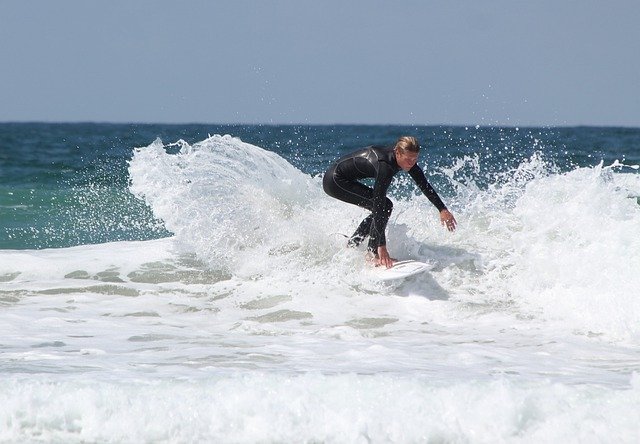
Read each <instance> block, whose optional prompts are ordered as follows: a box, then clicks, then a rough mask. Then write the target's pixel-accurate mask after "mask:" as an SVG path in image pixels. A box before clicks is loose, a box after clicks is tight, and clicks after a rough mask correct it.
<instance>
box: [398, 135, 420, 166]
mask: <svg viewBox="0 0 640 444" xmlns="http://www.w3.org/2000/svg"><path fill="white" fill-rule="evenodd" d="M393 150H394V151H395V153H396V162H398V166H399V167H400V168H402V169H403V170H405V171H409V170H410V169H411V168H413V166H414V165H415V164H416V162H418V155H419V154H420V144H419V143H418V139H416V138H415V137H411V136H402V137H400V138H399V139H398V141H397V142H396V146H395V148H394V149H393Z"/></svg>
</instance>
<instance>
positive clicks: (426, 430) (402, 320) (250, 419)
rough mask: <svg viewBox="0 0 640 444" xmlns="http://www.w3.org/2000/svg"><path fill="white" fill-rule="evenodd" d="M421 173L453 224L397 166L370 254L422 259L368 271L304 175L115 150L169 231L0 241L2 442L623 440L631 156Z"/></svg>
mask: <svg viewBox="0 0 640 444" xmlns="http://www.w3.org/2000/svg"><path fill="white" fill-rule="evenodd" d="M422 162H424V159H421V160H420V161H419V163H422ZM425 171H426V172H427V176H429V175H431V174H439V175H440V177H442V178H444V180H445V181H446V183H447V185H448V186H449V187H450V188H451V189H452V190H453V193H454V196H455V198H449V199H446V203H447V205H448V207H449V208H450V209H451V211H452V212H453V214H454V215H455V216H456V219H457V221H458V224H459V226H458V230H457V231H456V232H454V233H449V232H447V230H446V229H444V228H443V227H441V226H440V223H439V218H438V215H437V212H436V210H435V209H434V208H433V206H432V205H431V204H430V203H429V201H428V200H427V199H426V198H425V197H424V196H422V195H419V194H418V192H417V191H415V190H414V187H413V184H412V182H411V181H410V179H407V177H406V176H403V177H399V180H398V183H397V184H396V188H395V192H394V194H393V196H392V199H393V200H394V212H393V214H392V216H391V219H390V223H389V227H388V236H387V239H388V243H389V249H390V253H391V255H392V256H393V257H398V258H403V259H416V260H420V261H424V262H426V263H428V264H429V265H430V267H431V268H430V271H429V273H426V274H423V275H419V276H416V277H413V278H411V279H408V280H406V281H401V282H394V283H392V284H388V283H382V282H376V281H375V279H372V276H371V272H370V269H369V268H368V266H367V265H366V264H365V262H364V260H363V256H364V251H363V250H358V249H349V248H346V246H345V245H344V244H345V242H344V238H343V237H342V236H340V235H338V234H337V233H347V234H348V233H350V232H351V231H353V229H354V228H355V226H356V225H357V223H358V222H359V221H360V220H361V219H362V218H363V217H364V215H365V212H364V210H362V209H359V208H357V207H354V206H350V205H346V204H344V203H341V202H338V201H336V200H333V199H331V198H329V197H328V196H326V195H325V194H324V193H323V191H322V186H321V177H320V176H319V175H311V174H307V173H304V172H302V171H301V170H300V169H298V168H296V167H294V166H293V165H292V164H290V163H289V162H287V161H286V160H285V159H283V158H282V157H280V156H279V155H278V154H276V153H274V152H272V151H269V150H266V149H263V148H261V147H259V146H255V145H252V144H249V143H245V142H243V141H242V140H240V139H239V138H235V137H231V136H221V135H214V136H210V137H208V138H206V139H204V140H202V141H200V142H197V143H193V144H189V143H187V142H185V141H182V140H181V141H178V142H175V143H171V144H166V145H165V144H163V142H162V141H161V140H156V141H155V142H154V143H152V144H151V145H149V146H146V147H141V148H136V149H135V150H134V153H133V157H132V158H131V160H130V162H129V165H128V173H129V190H130V192H131V193H132V194H133V195H135V196H137V198H139V199H140V200H141V201H143V202H144V203H145V204H146V205H147V206H148V207H149V208H150V210H151V211H152V212H153V215H154V217H155V218H157V219H158V220H161V221H162V223H163V225H164V227H165V228H166V230H168V231H169V232H170V233H172V235H171V236H170V237H167V238H162V239H155V240H146V241H120V242H109V243H102V244H94V245H79V246H74V247H69V248H56V249H43V250H3V251H2V254H0V307H1V308H2V310H0V338H1V339H0V353H1V356H2V359H1V360H0V372H1V373H0V374H1V375H2V384H0V400H1V401H2V402H0V441H2V442H207V441H208V442H358V443H359V442H434V443H435V442H480V443H483V442H487V443H488V442H491V443H495V442H517V443H533V442H557V441H561V440H562V441H564V442H581V443H582V442H629V443H632V442H634V443H635V442H638V441H640V427H639V426H638V424H640V345H639V340H640V297H639V296H640V294H639V293H640V291H639V290H638V289H640V273H639V272H638V271H639V270H640V236H638V233H640V205H639V202H640V175H638V174H637V166H636V165H624V164H623V163H621V162H616V163H614V164H612V165H607V164H604V163H603V162H600V163H599V164H595V165H592V166H587V167H585V166H581V167H575V168H573V169H571V170H570V171H560V170H559V169H558V168H556V167H555V166H554V164H553V163H552V162H550V161H549V160H545V159H544V156H542V155H540V154H539V153H535V154H533V155H532V156H530V157H528V158H526V159H524V160H523V161H522V162H520V163H519V164H518V165H517V166H516V167H515V168H513V169H509V170H507V171H503V172H500V173H495V172H488V171H485V170H484V169H483V159H482V154H475V155H469V156H461V157H458V158H456V159H454V160H453V161H452V162H450V163H449V164H447V165H444V166H439V167H438V168H437V169H436V170H435V171H434V170H433V169H429V168H425Z"/></svg>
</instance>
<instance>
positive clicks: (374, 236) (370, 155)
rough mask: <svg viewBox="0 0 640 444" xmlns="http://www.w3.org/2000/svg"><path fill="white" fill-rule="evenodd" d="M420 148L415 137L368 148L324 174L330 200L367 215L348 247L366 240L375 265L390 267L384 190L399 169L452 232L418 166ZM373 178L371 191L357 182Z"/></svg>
mask: <svg viewBox="0 0 640 444" xmlns="http://www.w3.org/2000/svg"><path fill="white" fill-rule="evenodd" d="M419 154H420V145H419V143H418V140H417V139H416V138H415V137H409V136H403V137H400V138H399V139H398V141H397V142H396V144H395V145H394V146H388V147H383V146H368V147H366V148H362V149H359V150H357V151H354V152H352V153H350V154H347V155H345V156H343V157H341V158H339V159H338V160H337V161H336V162H335V163H334V164H333V165H331V167H330V168H329V169H328V170H327V171H326V172H325V173H324V178H323V180H322V186H323V188H324V191H325V192H326V193H327V194H328V195H329V196H331V197H334V198H336V199H339V200H341V201H343V202H347V203H350V204H353V205H358V206H359V207H363V208H366V209H367V210H369V211H371V214H370V215H368V216H367V217H366V218H365V219H364V220H363V221H362V222H361V223H360V225H359V226H358V228H357V229H356V231H355V232H354V233H353V235H352V236H351V237H350V238H349V241H348V245H349V246H352V247H355V246H358V245H360V243H362V241H364V239H365V238H366V237H367V236H369V243H368V246H367V250H368V252H369V253H368V254H369V256H370V257H371V258H372V260H373V262H374V264H375V265H384V266H385V267H387V268H390V267H392V266H393V261H394V259H392V258H391V257H389V252H388V251H387V242H386V237H385V229H386V226H387V222H389V217H390V216H391V211H392V210H393V203H392V202H391V199H389V198H388V197H387V189H388V188H389V185H390V184H391V180H392V179H393V176H394V175H395V174H396V173H397V172H398V171H400V170H401V169H402V170H404V171H406V172H408V173H409V175H410V176H411V178H412V179H413V180H414V182H415V183H416V185H418V188H420V190H421V191H422V193H423V194H424V195H425V196H427V198H428V199H429V200H430V201H431V203H432V204H433V205H434V206H435V207H436V208H437V209H438V211H439V212H440V222H441V223H442V225H444V226H446V227H447V229H448V230H449V231H454V230H455V229H456V220H455V218H454V217H453V214H451V212H450V211H449V210H448V209H447V207H446V206H445V204H444V203H443V202H442V199H440V196H438V193H436V191H435V190H434V189H433V187H432V186H431V185H430V184H429V182H428V181H427V179H426V177H425V175H424V172H423V171H422V169H421V168H420V167H419V166H418V164H417V161H418V155H419ZM368 177H369V178H374V179H375V182H374V185H373V188H371V187H368V186H366V185H364V184H363V183H361V182H359V180H360V179H364V178H368Z"/></svg>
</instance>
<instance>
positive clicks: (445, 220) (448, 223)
mask: <svg viewBox="0 0 640 444" xmlns="http://www.w3.org/2000/svg"><path fill="white" fill-rule="evenodd" d="M440 223H441V224H442V226H443V227H447V230H449V231H455V230H456V225H457V224H458V222H456V218H455V217H453V214H451V212H450V211H449V210H447V209H446V208H445V209H444V210H442V211H440Z"/></svg>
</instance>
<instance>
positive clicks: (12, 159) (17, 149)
mask: <svg viewBox="0 0 640 444" xmlns="http://www.w3.org/2000/svg"><path fill="white" fill-rule="evenodd" d="M209 134H230V135H233V136H235V137H239V138H240V139H242V140H243V141H244V142H248V143H251V144H254V145H257V146H259V147H262V148H264V149H267V150H270V151H273V152H276V153H278V154H279V155H281V156H282V157H284V158H285V159H286V160H288V161H289V162H290V163H291V164H293V165H294V166H295V167H297V168H298V169H300V170H301V171H303V172H305V173H309V174H313V175H315V174H319V173H321V172H322V171H324V170H325V169H326V167H327V166H328V165H329V163H330V162H331V161H332V160H333V159H335V158H336V157H337V156H339V155H340V154H342V153H344V152H347V151H349V150H352V149H355V148H358V147H361V146H365V145H368V144H390V143H392V142H393V141H394V140H395V139H396V138H397V137H398V136H400V135H403V134H410V135H414V136H416V137H418V138H419V139H420V140H421V141H422V144H423V146H425V147H426V155H424V154H423V157H422V159H421V161H420V162H421V163H422V164H424V162H426V165H427V169H428V170H429V171H431V172H433V173H434V174H431V175H430V180H431V181H432V183H433V184H434V185H435V186H436V187H437V188H438V190H439V192H440V193H441V194H442V195H443V196H444V197H446V198H447V199H449V200H451V199H455V197H456V196H455V195H454V194H453V193H454V192H453V190H452V189H451V188H450V187H449V186H448V185H449V184H448V182H447V181H443V180H441V178H442V176H441V175H440V174H438V169H439V168H442V167H447V166H450V165H451V164H453V163H454V162H455V160H456V159H460V158H463V157H464V156H474V155H475V156H477V157H478V164H479V168H480V170H481V171H482V173H481V174H478V170H476V171H464V170H462V171H458V174H459V175H464V174H467V175H468V176H469V177H467V179H468V180H473V181H474V182H476V183H477V184H478V185H479V186H487V185H488V184H490V183H491V180H492V177H494V176H497V175H498V174H499V173H501V172H505V171H509V169H510V168H513V167H515V166H517V165H518V164H519V163H520V162H522V160H523V159H526V158H528V157H529V156H531V155H532V154H533V153H534V152H538V153H540V154H541V155H542V156H544V157H545V159H547V160H549V161H550V163H551V164H553V165H554V166H555V167H556V168H557V170H558V171H568V170H570V169H573V168H575V167H578V166H594V165H596V164H597V163H598V162H600V161H601V160H603V161H604V162H605V164H609V163H611V162H613V161H614V160H616V159H620V160H624V161H625V162H628V163H640V129H636V128H592V127H575V128H494V127H472V126H471V127H446V126H422V127H415V126H353V125H333V126H299V125H285V126H265V125H224V126H221V125H139V124H93V123H77V124H74V123H71V124H48V123H3V124H0V249H34V248H36V249H39V248H48V247H66V246H73V245H82V244H92V243H102V242H109V241H117V240H146V239H154V238H159V237H165V236H168V235H169V234H170V233H168V232H167V231H166V230H165V229H164V227H163V225H162V222H161V221H158V220H156V219H154V218H153V216H152V214H151V212H150V210H149V209H148V208H147V207H146V205H145V204H144V203H142V202H141V201H139V200H138V199H136V198H134V197H133V196H132V195H131V194H130V193H129V191H128V184H129V178H128V176H127V174H128V173H127V165H128V161H129V160H130V159H131V156H132V152H133V148H134V147H140V146H146V145H149V144H150V143H151V142H152V141H153V140H154V139H156V138H160V139H162V141H163V142H165V143H170V142H175V141H177V140H179V139H183V140H185V141H186V142H188V143H194V142H197V141H200V140H203V139H205V138H206V137H207V136H208V135H209ZM171 149H172V148H168V150H169V151H171ZM395 192H396V193H398V192H400V193H401V192H402V191H401V190H400V191H399V190H398V189H397V187H396V191H395Z"/></svg>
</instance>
